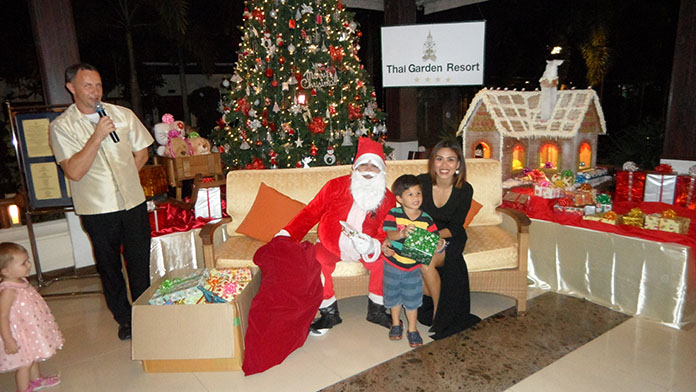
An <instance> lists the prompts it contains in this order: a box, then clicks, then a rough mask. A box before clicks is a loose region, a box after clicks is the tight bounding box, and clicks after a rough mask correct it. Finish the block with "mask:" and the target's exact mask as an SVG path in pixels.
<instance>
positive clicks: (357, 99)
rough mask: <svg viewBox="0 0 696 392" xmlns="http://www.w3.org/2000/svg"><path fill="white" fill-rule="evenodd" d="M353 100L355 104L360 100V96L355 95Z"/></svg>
mask: <svg viewBox="0 0 696 392" xmlns="http://www.w3.org/2000/svg"><path fill="white" fill-rule="evenodd" d="M353 99H354V100H355V102H357V101H359V100H360V96H359V95H358V94H355V96H354V97H353Z"/></svg>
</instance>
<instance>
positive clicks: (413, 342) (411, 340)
mask: <svg viewBox="0 0 696 392" xmlns="http://www.w3.org/2000/svg"><path fill="white" fill-rule="evenodd" d="M406 337H407V338H408V345H409V346H411V347H418V346H422V345H423V338H421V336H420V333H418V331H414V332H409V333H408V334H407V335H406Z"/></svg>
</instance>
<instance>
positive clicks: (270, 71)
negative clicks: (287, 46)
mask: <svg viewBox="0 0 696 392" xmlns="http://www.w3.org/2000/svg"><path fill="white" fill-rule="evenodd" d="M266 77H267V78H272V77H273V69H272V68H266Z"/></svg>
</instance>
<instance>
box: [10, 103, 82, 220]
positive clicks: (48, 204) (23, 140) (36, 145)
mask: <svg viewBox="0 0 696 392" xmlns="http://www.w3.org/2000/svg"><path fill="white" fill-rule="evenodd" d="M65 108H66V106H42V107H29V108H12V107H10V106H9V104H8V111H9V113H10V120H11V122H12V138H13V142H14V145H15V152H16V153H17V162H18V163H19V171H20V175H21V177H22V184H23V185H24V189H25V191H26V195H27V196H26V199H27V204H28V205H27V211H30V212H31V211H34V210H48V209H65V208H72V197H71V195H70V187H69V184H68V179H67V178H66V177H65V173H63V170H62V169H61V168H60V166H59V165H58V164H57V163H56V159H55V157H54V156H53V152H52V151H51V146H50V145H49V142H48V132H49V124H50V123H51V121H53V119H55V118H56V117H58V116H59V115H60V114H61V113H62V112H63V110H65Z"/></svg>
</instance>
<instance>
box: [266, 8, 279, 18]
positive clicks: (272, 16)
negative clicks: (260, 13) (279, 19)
mask: <svg viewBox="0 0 696 392" xmlns="http://www.w3.org/2000/svg"><path fill="white" fill-rule="evenodd" d="M277 15H278V13H277V12H276V11H275V10H270V11H269V12H268V16H270V17H271V18H274V19H275V17H276V16H277Z"/></svg>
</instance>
